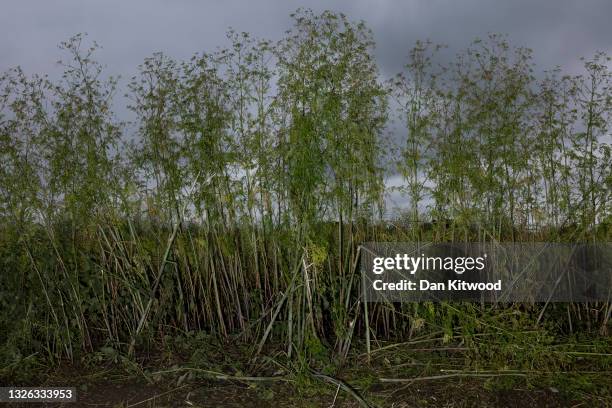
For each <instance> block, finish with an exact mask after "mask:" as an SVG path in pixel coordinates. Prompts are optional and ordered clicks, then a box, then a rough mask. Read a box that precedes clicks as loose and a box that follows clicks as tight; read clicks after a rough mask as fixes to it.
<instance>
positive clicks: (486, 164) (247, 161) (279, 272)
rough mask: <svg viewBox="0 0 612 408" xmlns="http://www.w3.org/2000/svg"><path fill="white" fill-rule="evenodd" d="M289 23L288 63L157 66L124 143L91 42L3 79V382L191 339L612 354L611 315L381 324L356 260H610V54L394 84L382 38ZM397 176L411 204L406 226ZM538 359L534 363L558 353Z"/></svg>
mask: <svg viewBox="0 0 612 408" xmlns="http://www.w3.org/2000/svg"><path fill="white" fill-rule="evenodd" d="M292 17H293V22H294V24H293V26H292V27H291V29H290V30H289V31H288V32H287V33H286V36H285V37H284V38H283V39H281V40H280V41H277V42H272V41H264V40H258V39H254V38H252V37H251V36H250V35H248V34H244V33H237V32H233V31H230V32H229V33H228V39H229V43H231V46H229V47H228V48H225V49H220V50H218V51H216V52H214V53H203V54H196V55H194V56H193V58H191V59H190V60H188V61H176V60H173V59H171V58H169V57H168V56H166V55H164V54H161V53H157V54H154V55H153V56H151V57H150V58H147V59H146V60H145V61H144V62H143V63H142V65H140V66H139V67H138V73H137V74H136V75H135V76H134V77H133V78H131V79H130V80H129V81H127V82H128V84H127V87H124V90H125V92H126V95H125V98H124V99H121V100H125V101H127V104H128V105H129V109H130V111H131V114H132V117H133V120H132V121H131V122H129V123H123V122H121V121H119V120H118V119H117V115H116V113H115V111H114V109H116V108H114V103H115V104H116V103H117V101H118V100H120V96H119V95H117V93H118V90H119V89H120V88H119V84H120V83H122V82H120V81H119V80H118V79H117V78H114V77H110V76H108V75H107V74H106V73H105V72H104V71H103V67H102V65H101V64H99V63H98V62H96V60H95V51H96V49H97V45H96V44H95V43H94V44H93V45H91V46H89V45H87V44H86V43H87V41H86V38H84V37H83V36H81V35H77V36H75V37H73V38H71V39H70V40H68V41H67V42H65V43H62V45H61V49H62V50H63V52H64V54H65V55H66V56H67V59H66V60H64V61H63V62H62V63H61V64H62V66H63V69H64V72H63V75H62V76H61V78H59V79H57V80H51V79H49V78H48V77H46V76H37V75H34V76H29V75H26V74H25V73H24V72H23V71H22V70H21V69H19V68H16V69H12V70H10V71H8V72H6V73H4V74H3V75H1V76H0V283H1V286H0V342H1V343H2V344H3V346H2V348H1V356H0V357H1V358H0V362H1V363H0V365H3V366H5V367H7V366H11V364H13V365H14V364H18V363H23V361H26V360H27V358H28V357H31V356H33V355H35V356H37V357H36V358H43V359H45V360H46V361H47V360H48V361H52V362H58V361H60V360H62V359H66V358H67V359H72V360H75V359H78V358H79V357H80V356H83V355H86V354H87V353H89V352H93V351H96V350H99V349H100V348H101V347H107V348H108V347H110V348H111V349H113V350H120V351H121V352H122V353H125V354H127V355H134V354H138V353H143V352H145V351H147V350H150V349H155V348H156V347H158V346H159V345H160V344H162V343H163V341H164V339H165V338H167V336H176V335H179V334H181V335H186V334H189V333H191V334H190V335H193V333H206V334H207V336H212V337H213V338H215V339H218V340H219V341H223V342H228V343H232V342H239V343H244V344H252V345H253V346H252V349H251V351H252V352H253V354H254V355H262V354H266V353H271V352H272V351H274V352H280V353H283V355H285V356H287V357H288V358H290V359H293V358H297V359H299V360H300V361H306V362H309V361H311V360H312V359H315V360H316V359H317V358H322V359H329V358H331V357H334V358H339V359H343V358H345V357H346V356H347V355H348V353H349V350H351V349H352V347H353V346H354V345H355V344H357V343H359V344H361V342H362V340H363V339H364V338H365V337H366V335H367V337H368V338H371V339H372V342H378V341H382V340H385V339H394V340H402V339H404V340H405V339H410V338H413V336H415V335H417V334H419V335H423V333H432V334H435V333H442V335H443V336H444V338H445V339H447V340H448V341H451V340H453V339H462V341H466V342H467V344H475V343H478V341H476V340H475V339H478V338H479V337H478V336H481V335H482V334H483V333H485V332H486V333H489V334H490V333H491V331H492V330H493V331H494V332H495V333H497V334H498V338H500V337H499V336H502V337H503V336H507V338H508V339H509V340H508V342H509V344H512V342H513V341H514V342H518V341H519V339H522V340H520V341H522V342H524V344H526V345H531V346H533V344H538V342H541V341H542V342H543V343H542V344H545V345H546V346H548V345H553V344H554V343H555V339H558V338H560V337H556V336H575V335H579V334H580V335H582V334H589V333H591V334H593V335H594V336H595V335H597V333H600V334H601V335H606V334H607V330H608V328H609V325H610V323H609V322H610V313H611V311H612V306H611V305H610V303H609V302H608V303H602V304H590V305H531V306H525V305H504V306H501V305H493V306H483V305H473V304H442V305H433V304H422V305H417V304H408V305H401V306H400V305H389V304H376V305H373V304H372V305H369V310H368V312H367V314H366V313H364V307H363V303H362V301H361V300H362V299H361V291H360V278H359V273H358V261H359V257H358V246H359V244H360V243H362V242H364V241H368V240H369V241H408V240H411V241H414V240H431V241H437V242H446V241H470V240H471V241H476V240H478V241H491V240H493V241H593V240H609V239H610V237H611V229H610V225H611V223H612V211H611V210H612V197H611V194H610V192H611V191H612V188H611V187H612V166H611V153H612V150H611V145H610V128H609V125H610V113H611V108H612V95H611V91H610V84H611V82H610V79H611V76H610V69H609V64H610V57H608V56H607V55H605V54H603V53H597V54H596V55H594V56H593V57H592V58H591V59H587V60H584V61H583V65H584V70H583V74H581V75H577V76H575V75H565V74H563V71H562V70H561V69H560V68H555V69H552V70H550V71H548V72H546V73H545V74H543V75H539V76H536V75H535V73H534V72H535V69H536V68H535V66H534V63H533V60H532V55H531V51H530V50H528V49H526V48H520V47H514V46H512V45H510V44H509V43H508V41H507V40H506V39H505V38H504V37H503V36H499V35H491V36H489V37H488V38H487V39H486V40H483V41H480V40H478V41H475V42H474V43H473V44H471V45H470V46H469V47H468V48H467V49H466V50H465V51H463V52H461V53H459V54H458V55H457V56H456V58H454V59H452V60H451V61H450V62H448V63H445V64H438V63H436V62H435V61H438V60H440V59H441V58H439V57H438V55H439V53H440V52H443V49H441V47H438V46H434V45H432V44H430V43H428V42H417V43H416V46H415V47H414V48H413V49H412V50H411V51H409V53H408V54H409V59H408V63H407V65H406V66H405V69H404V71H403V72H402V73H400V74H399V75H397V76H396V77H394V78H392V79H389V80H385V79H382V78H381V75H380V74H379V72H378V67H377V64H376V60H375V58H374V55H373V49H374V40H373V34H372V33H371V32H370V31H369V30H368V29H367V27H366V26H365V24H364V23H363V22H352V21H349V20H348V19H347V18H346V17H345V16H343V15H341V14H334V13H331V12H325V13H323V14H321V15H316V14H314V13H312V12H310V11H308V10H299V11H298V12H296V14H294V15H293V16H292ZM394 120H395V122H394ZM398 121H399V123H401V126H400V125H398V123H397V122H398ZM396 128H401V129H402V130H401V132H402V134H403V136H402V137H401V140H399V141H397V137H395V136H393V135H392V132H391V129H396ZM391 174H400V175H401V176H402V179H403V187H400V189H401V190H402V193H403V194H405V195H406V196H407V197H408V198H407V202H408V203H409V206H408V208H407V209H405V211H403V212H402V213H401V214H399V215H398V216H396V217H388V216H386V214H387V211H386V208H385V198H386V197H387V196H388V195H389V194H390V193H392V191H391V188H389V187H387V186H386V185H385V180H386V178H387V177H388V176H389V175H391ZM527 328H529V329H530V330H531V329H533V330H534V331H533V332H528V333H535V334H533V335H532V334H527V335H521V336H519V337H516V336H514V335H513V334H512V333H514V332H515V331H524V330H527ZM470 339H471V340H470ZM542 339H544V340H545V341H544V340H542ZM521 344H523V343H521ZM531 346H530V347H531ZM504 347H505V348H504V349H503V353H504V354H502V355H503V356H511V355H514V353H515V352H516V349H514V348H512V347H508V346H507V345H505V346H504ZM530 347H527V349H528V350H531V351H530V352H525V354H524V356H525V357H524V360H521V361H523V362H524V363H525V364H527V365H529V364H531V365H533V364H535V363H533V362H534V361H541V360H540V357H542V355H543V354H545V353H542V351H541V349H536V348H533V349H532V348H530ZM499 352H500V350H498V349H488V351H487V353H489V354H490V355H492V356H493V355H497V354H496V353H499ZM483 353H484V351H483ZM538 353H539V354H538ZM474 358H476V357H474ZM509 358H510V357H509ZM513 358H514V357H513ZM544 360H546V359H543V360H542V361H544ZM546 361H548V360H546ZM565 363H567V362H565Z"/></svg>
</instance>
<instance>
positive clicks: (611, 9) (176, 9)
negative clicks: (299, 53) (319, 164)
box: [0, 0, 612, 77]
mask: <svg viewBox="0 0 612 408" xmlns="http://www.w3.org/2000/svg"><path fill="white" fill-rule="evenodd" d="M0 7H1V8H0V10H1V12H0V71H4V70H6V69H7V68H9V67H13V66H15V65H21V66H22V67H23V68H24V69H25V70H26V71H27V72H53V71H54V69H56V68H55V67H54V63H55V61H57V59H58V58H59V56H60V55H61V54H60V52H59V50H58V49H57V44H58V43H59V42H60V41H62V40H65V39H67V38H68V37H70V36H71V35H73V34H75V33H78V32H87V33H88V34H89V37H90V38H91V39H95V40H96V41H98V42H99V43H100V44H101V45H102V46H103V47H104V49H103V50H102V51H101V52H100V54H99V57H98V59H99V60H100V61H101V62H103V63H104V64H105V65H106V66H107V68H108V71H109V73H112V74H120V75H122V76H124V77H129V76H130V75H131V74H133V73H134V72H135V69H136V66H137V65H138V64H139V63H140V62H142V60H143V58H145V57H146V56H148V55H150V54H151V53H152V52H155V51H164V52H166V53H168V54H169V55H171V56H173V57H177V58H186V57H188V56H190V55H191V54H193V53H194V52H199V51H212V50H214V49H215V47H217V46H219V45H224V44H225V32H226V30H227V28H228V27H230V26H231V27H234V28H235V29H236V30H238V31H248V32H251V33H253V34H255V35H256V36H259V37H265V38H270V39H273V40H276V39H279V38H280V37H281V36H282V35H283V32H284V31H285V30H286V29H288V28H289V27H290V25H291V20H290V18H289V14H290V13H291V12H292V11H294V10H295V9H296V8H298V7H309V8H312V9H313V10H315V11H323V10H324V9H331V10H335V11H341V12H344V13H345V14H347V15H348V16H349V17H350V18H351V19H363V20H365V21H366V22H367V23H368V25H369V26H370V28H372V30H373V32H374V35H375V38H376V41H377V51H376V54H377V58H378V61H379V64H380V67H381V72H382V73H383V74H385V75H386V74H390V73H395V72H397V71H398V70H399V69H400V67H401V65H402V63H403V62H404V61H405V56H406V54H407V50H408V49H409V47H410V45H411V44H413V43H414V41H415V40H417V39H426V38H430V39H432V40H433V41H434V42H442V43H446V44H449V45H450V49H451V50H458V49H459V48H462V47H465V46H466V45H467V44H468V43H469V42H470V41H471V40H472V39H473V38H475V37H477V36H485V35H486V34H487V32H501V33H506V34H508V35H509V38H510V40H511V41H512V42H513V43H514V44H516V45H526V46H529V47H531V48H533V49H534V51H535V56H536V61H537V62H538V66H539V67H541V68H547V67H551V66H553V65H556V64H559V65H562V66H564V67H565V68H567V69H568V70H572V71H573V70H575V69H576V68H577V66H578V57H580V56H590V55H592V54H593V52H594V51H595V50H603V51H608V52H610V51H611V50H612V24H610V17H611V16H612V0H580V1H579V0H573V1H570V0H547V1H537V0H507V1H502V0H499V1H496V0H444V1H442V0H401V1H400V0H396V1H392V0H370V1H366V0H352V1H329V0H327V1H322V0H320V1H309V2H306V1H291V0H244V1H239V0H225V1H196V0H173V1H170V0H165V1H164V0H104V1H91V0H59V1H44V0H3V1H2V4H1V6H0Z"/></svg>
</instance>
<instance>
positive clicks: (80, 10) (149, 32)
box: [0, 0, 612, 207]
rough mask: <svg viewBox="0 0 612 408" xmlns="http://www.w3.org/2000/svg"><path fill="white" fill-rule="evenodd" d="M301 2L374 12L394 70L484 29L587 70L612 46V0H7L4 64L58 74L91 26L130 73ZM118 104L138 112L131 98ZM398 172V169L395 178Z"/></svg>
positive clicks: (280, 23) (277, 16)
mask: <svg viewBox="0 0 612 408" xmlns="http://www.w3.org/2000/svg"><path fill="white" fill-rule="evenodd" d="M298 7H307V8H311V9H313V10H314V11H316V12H321V11H323V10H325V9H331V10H334V11H340V12H343V13H345V14H347V15H348V16H349V18H351V19H353V20H361V19H362V20H365V21H366V22H367V24H368V26H369V27H370V28H371V29H372V30H373V32H374V36H375V40H376V42H377V50H376V56H377V59H378V62H379V66H380V70H381V74H382V75H383V76H384V77H389V76H390V75H392V74H394V73H397V72H398V71H399V70H400V69H401V67H402V65H403V64H404V63H405V61H406V55H407V53H408V50H409V48H410V47H411V46H412V44H414V42H415V41H416V40H418V39H422V40H424V39H431V40H432V41H433V42H435V43H444V44H447V45H448V46H449V49H448V51H447V53H446V54H447V55H448V57H449V58H450V57H452V55H454V53H456V52H457V51H459V50H461V49H463V48H465V47H466V46H467V45H468V44H469V42H470V41H472V40H473V39H474V38H476V37H484V36H486V35H487V33H489V32H497V33H503V34H507V35H508V37H509V39H510V41H511V42H512V43H513V44H514V45H521V46H528V47H530V48H532V49H533V50H534V55H535V61H536V63H537V64H538V65H537V66H538V67H539V69H540V71H541V70H544V69H547V68H551V67H553V66H555V65H560V66H562V67H563V68H564V69H565V70H566V71H567V72H579V71H580V62H579V57H581V56H586V57H588V56H591V55H593V53H594V52H595V51H597V50H602V51H607V52H608V53H610V54H612V24H610V16H612V1H611V0H545V1H544V0H350V1H349V0H346V1H340V0H327V1H324V0H316V1H304V0H302V1H295V0H223V1H220V0H219V1H212V0H209V1H205V0H199V1H198V0H172V1H171V0H104V1H102V0H99V1H93V0H53V1H45V0H3V1H2V4H1V6H0V10H1V12H0V71H4V70H6V69H8V68H10V67H14V66H16V65H21V66H22V68H24V69H25V71H26V72H28V73H49V74H50V75H51V76H52V77H53V76H55V75H57V73H58V72H59V66H58V65H57V64H56V61H57V60H58V59H59V58H60V57H61V53H60V51H59V50H58V48H57V45H58V44H59V43H60V42H61V41H63V40H66V39H68V38H69V37H70V36H72V35H74V34H76V33H88V34H89V38H90V39H93V40H96V41H97V42H98V43H99V44H100V45H102V47H103V49H102V50H101V51H100V52H99V53H98V55H97V59H98V60H99V61H100V62H102V63H103V64H104V65H106V67H107V73H110V74H113V75H121V76H122V77H123V78H129V77H130V76H132V75H133V74H135V73H136V67H137V65H138V64H139V63H141V62H142V61H143V59H144V58H145V57H147V56H150V55H151V54H152V53H153V52H156V51H163V52H164V53H166V54H168V55H170V56H172V57H174V58H179V59H186V58H188V57H190V56H191V55H192V54H193V53H195V52H202V51H214V50H215V48H216V47H218V46H224V45H227V42H226V39H225V32H226V30H227V28H228V27H233V28H234V29H236V30H237V31H248V32H250V33H252V34H254V35H255V36H257V37H261V38H268V39H272V40H278V39H280V38H281V37H282V36H283V34H284V32H285V31H286V30H287V29H289V28H290V26H291V18H290V17H289V14H290V13H291V12H293V11H295V10H296V9H297V8H298ZM118 104H119V105H121V102H119V103H118ZM116 112H117V113H118V115H119V116H120V117H122V119H125V118H126V117H125V116H126V115H128V116H129V113H128V112H127V111H126V110H125V107H124V106H123V107H121V106H116ZM391 133H396V132H394V131H393V130H391ZM398 182H399V178H398V177H397V176H392V177H391V178H390V179H389V180H388V182H387V183H388V184H389V185H394V184H396V183H398ZM389 200H390V202H391V204H392V205H396V206H398V207H402V206H403V205H402V203H403V202H405V200H403V199H402V197H401V196H400V195H398V194H397V193H392V194H391V195H390V197H389Z"/></svg>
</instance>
